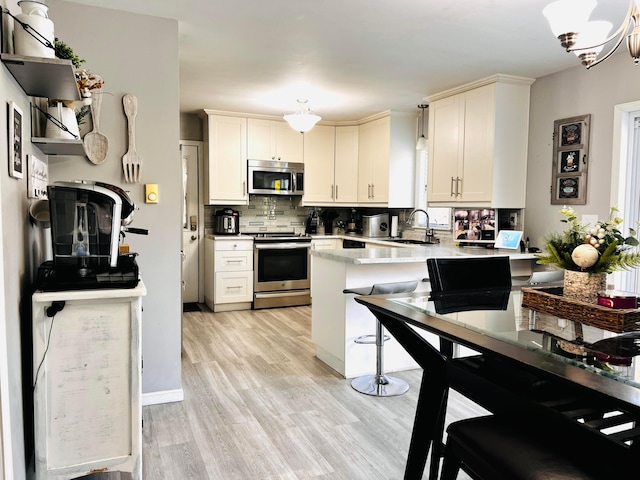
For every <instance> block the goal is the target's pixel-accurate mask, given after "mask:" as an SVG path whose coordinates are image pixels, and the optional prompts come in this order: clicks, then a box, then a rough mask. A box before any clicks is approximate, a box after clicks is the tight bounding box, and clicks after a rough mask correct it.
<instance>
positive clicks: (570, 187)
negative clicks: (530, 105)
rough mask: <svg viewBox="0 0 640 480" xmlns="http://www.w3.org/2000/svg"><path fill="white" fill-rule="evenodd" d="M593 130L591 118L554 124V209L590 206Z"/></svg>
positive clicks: (586, 117) (552, 182)
mask: <svg viewBox="0 0 640 480" xmlns="http://www.w3.org/2000/svg"><path fill="white" fill-rule="evenodd" d="M590 126H591V115H590V114H587V115H580V116H576V117H569V118H563V119H560V120H556V121H555V122H554V129H553V140H554V141H553V168H552V172H553V173H552V178H551V204H552V205H585V204H586V203H587V174H588V171H589V133H590Z"/></svg>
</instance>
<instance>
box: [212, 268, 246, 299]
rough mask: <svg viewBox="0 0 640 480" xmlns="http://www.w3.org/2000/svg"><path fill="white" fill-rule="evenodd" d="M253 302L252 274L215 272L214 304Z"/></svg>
mask: <svg viewBox="0 0 640 480" xmlns="http://www.w3.org/2000/svg"><path fill="white" fill-rule="evenodd" d="M252 300H253V272H216V274H215V299H214V303H216V304H219V303H237V302H250V301H252Z"/></svg>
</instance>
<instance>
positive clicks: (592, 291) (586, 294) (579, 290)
mask: <svg viewBox="0 0 640 480" xmlns="http://www.w3.org/2000/svg"><path fill="white" fill-rule="evenodd" d="M606 288H607V274H606V273H588V272H576V271H573V270H565V272H564V288H563V290H562V295H563V296H565V297H569V298H573V299H574V300H579V301H581V302H586V303H595V304H597V303H598V292H600V291H602V290H605V289H606Z"/></svg>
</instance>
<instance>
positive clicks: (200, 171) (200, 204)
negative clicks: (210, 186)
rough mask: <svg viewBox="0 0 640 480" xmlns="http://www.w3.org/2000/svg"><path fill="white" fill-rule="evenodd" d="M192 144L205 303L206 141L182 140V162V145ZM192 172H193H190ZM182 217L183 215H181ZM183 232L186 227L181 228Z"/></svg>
mask: <svg viewBox="0 0 640 480" xmlns="http://www.w3.org/2000/svg"><path fill="white" fill-rule="evenodd" d="M183 145H184V146H192V147H196V148H197V149H198V168H197V170H196V175H197V178H198V192H197V198H198V229H197V230H196V231H197V234H198V302H199V303H204V241H203V240H204V236H205V220H204V181H203V178H204V165H203V159H204V142H201V141H197V140H180V162H182V146H183ZM189 173H190V174H191V172H189ZM181 217H182V216H181ZM180 230H181V232H184V231H185V229H184V228H181V229H180Z"/></svg>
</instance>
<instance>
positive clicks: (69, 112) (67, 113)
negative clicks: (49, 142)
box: [45, 102, 80, 140]
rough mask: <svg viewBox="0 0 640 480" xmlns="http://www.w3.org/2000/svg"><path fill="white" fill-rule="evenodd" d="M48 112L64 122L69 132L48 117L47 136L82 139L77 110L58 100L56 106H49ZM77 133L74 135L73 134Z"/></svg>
mask: <svg viewBox="0 0 640 480" xmlns="http://www.w3.org/2000/svg"><path fill="white" fill-rule="evenodd" d="M47 113H49V115H51V116H52V117H54V118H55V119H56V120H57V121H59V122H60V123H62V124H63V125H64V126H65V127H67V129H68V130H69V132H65V131H64V130H62V129H61V128H60V127H58V126H57V125H56V124H55V123H54V122H52V121H51V120H49V119H48V118H47V126H46V128H45V137H47V138H67V139H70V140H80V132H79V129H78V121H77V120H76V112H75V111H74V110H73V108H69V107H65V106H63V105H62V102H57V104H56V105H55V106H50V107H48V108H47ZM72 134H73V135H76V137H74V136H73V135H72Z"/></svg>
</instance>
